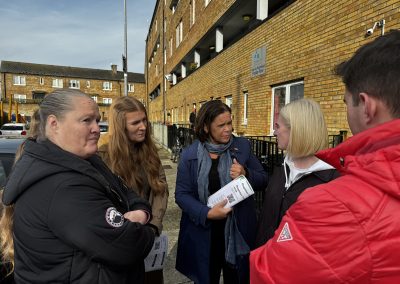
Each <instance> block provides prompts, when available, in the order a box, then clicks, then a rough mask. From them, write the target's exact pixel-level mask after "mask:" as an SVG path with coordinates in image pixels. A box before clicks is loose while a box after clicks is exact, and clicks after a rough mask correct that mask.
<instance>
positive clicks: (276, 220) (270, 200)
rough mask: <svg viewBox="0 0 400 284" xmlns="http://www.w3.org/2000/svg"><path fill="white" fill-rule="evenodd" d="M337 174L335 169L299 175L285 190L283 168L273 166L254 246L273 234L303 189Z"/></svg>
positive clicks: (327, 180)
mask: <svg viewBox="0 0 400 284" xmlns="http://www.w3.org/2000/svg"><path fill="white" fill-rule="evenodd" d="M338 176H339V172H338V171H336V170H335V169H329V170H321V171H316V172H312V173H310V174H307V175H304V176H303V177H301V178H300V179H299V180H297V181H296V182H294V183H293V184H292V185H291V186H290V187H289V188H288V190H286V188H285V182H286V178H285V172H284V168H283V166H277V167H275V168H274V173H273V175H272V177H271V179H270V181H269V183H268V187H267V189H266V190H265V196H264V203H263V207H262V211H261V214H260V219H259V221H258V229H257V236H256V247H260V246H262V245H263V244H265V243H266V242H267V241H268V240H269V239H270V238H272V237H273V236H274V233H275V230H276V229H278V227H279V224H280V223H281V220H282V218H283V216H284V215H285V213H286V211H287V210H288V209H289V207H290V206H292V205H293V203H295V202H296V200H297V198H298V197H299V195H300V194H301V193H302V192H303V191H304V190H306V189H307V188H310V187H313V186H316V185H318V184H321V183H327V182H329V181H331V180H333V179H335V178H337V177H338Z"/></svg>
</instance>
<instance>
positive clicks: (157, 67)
mask: <svg viewBox="0 0 400 284" xmlns="http://www.w3.org/2000/svg"><path fill="white" fill-rule="evenodd" d="M157 76H158V64H156V77H157Z"/></svg>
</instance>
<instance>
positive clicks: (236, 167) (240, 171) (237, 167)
mask: <svg viewBox="0 0 400 284" xmlns="http://www.w3.org/2000/svg"><path fill="white" fill-rule="evenodd" d="M230 175H231V178H232V179H235V178H237V177H238V176H240V175H246V170H245V169H244V167H243V166H242V165H241V164H239V162H238V161H237V160H236V159H233V164H232V167H231V171H230Z"/></svg>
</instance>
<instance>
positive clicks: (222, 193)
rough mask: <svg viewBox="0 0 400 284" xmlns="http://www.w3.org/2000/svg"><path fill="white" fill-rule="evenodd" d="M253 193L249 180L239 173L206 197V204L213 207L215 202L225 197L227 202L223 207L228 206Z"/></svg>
mask: <svg viewBox="0 0 400 284" xmlns="http://www.w3.org/2000/svg"><path fill="white" fill-rule="evenodd" d="M253 194H254V190H253V188H252V187H251V185H250V183H249V181H248V180H247V178H246V177H245V176H243V175H241V176H238V177H237V178H235V179H234V180H233V181H231V182H230V183H228V184H227V185H225V186H224V187H222V188H221V189H220V190H218V191H217V192H216V193H214V194H212V195H211V196H210V197H209V198H208V201H207V206H208V207H210V208H213V207H214V205H215V204H217V203H219V202H221V201H223V200H224V199H227V200H228V203H226V205H225V206H224V207H225V208H229V207H232V206H233V205H235V204H237V203H239V202H240V201H242V200H243V199H246V198H247V197H249V196H250V195H253Z"/></svg>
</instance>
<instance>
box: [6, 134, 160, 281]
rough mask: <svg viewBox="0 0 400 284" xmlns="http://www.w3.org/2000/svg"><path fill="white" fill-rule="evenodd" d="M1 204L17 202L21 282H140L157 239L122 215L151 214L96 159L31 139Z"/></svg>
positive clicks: (17, 269) (18, 274) (17, 256)
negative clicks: (83, 157)
mask: <svg viewBox="0 0 400 284" xmlns="http://www.w3.org/2000/svg"><path fill="white" fill-rule="evenodd" d="M3 202H4V204H6V205H10V204H15V214H14V247H15V280H16V282H17V283H142V281H143V276H144V263H143V259H144V258H145V257H146V255H147V254H148V252H149V251H150V249H151V247H152V245H153V242H154V233H153V230H152V229H151V228H150V227H148V226H143V225H141V224H139V223H133V222H130V221H128V220H125V219H124V218H123V216H122V215H123V214H124V213H125V212H126V211H129V210H135V209H142V210H146V211H147V212H151V208H150V206H149V205H148V203H147V202H146V201H145V200H143V199H141V198H139V197H138V196H137V195H136V194H135V193H134V192H133V191H132V190H126V189H125V188H124V187H123V186H122V185H121V183H120V181H119V179H118V178H117V177H116V176H114V175H113V174H112V173H111V172H110V171H109V170H108V168H107V167H106V166H105V165H104V163H103V162H102V161H101V159H100V158H99V157H98V156H93V157H91V158H89V159H88V160H83V159H81V158H79V157H77V156H75V155H73V154H71V153H69V152H66V151H64V150H62V149H60V148H59V147H58V146H56V145H54V144H53V143H51V142H50V141H45V142H39V143H37V142H35V141H31V140H28V141H27V142H26V144H25V148H24V154H23V156H22V157H21V159H20V160H19V161H18V162H17V164H16V165H15V168H14V170H13V172H12V174H11V176H10V178H9V180H8V182H7V184H6V187H5V191H4V195H3Z"/></svg>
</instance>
